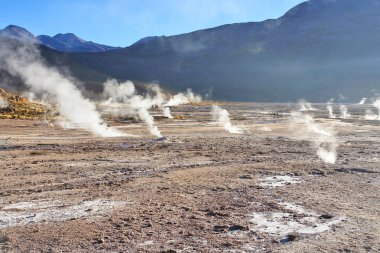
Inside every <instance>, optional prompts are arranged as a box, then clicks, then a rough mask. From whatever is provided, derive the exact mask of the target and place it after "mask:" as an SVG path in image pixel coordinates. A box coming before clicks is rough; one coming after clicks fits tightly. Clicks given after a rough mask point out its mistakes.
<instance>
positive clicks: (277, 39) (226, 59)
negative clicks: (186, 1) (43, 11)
mask: <svg viewBox="0 0 380 253" xmlns="http://www.w3.org/2000/svg"><path fill="white" fill-rule="evenodd" d="M379 42H380V0H310V1H306V2H304V3H301V4H299V5H297V6H296V7H294V8H293V9H291V10H289V11H288V12H287V13H286V14H285V15H284V16H282V17H280V18H278V19H272V20H266V21H263V22H249V23H238V24H229V25H223V26H220V27H216V28H211V29H205V30H200V31H195V32H191V33H187V34H181V35H176V36H168V37H166V36H160V37H148V38H145V39H142V40H140V41H138V42H136V43H135V44H133V45H131V46H130V47H127V48H123V49H118V50H112V51H106V52H100V53H91V54H89V53H75V54H68V56H67V57H68V59H70V61H73V62H77V63H78V64H81V65H83V66H86V67H88V68H90V69H93V70H96V71H98V72H100V73H104V74H106V75H109V76H114V77H116V78H120V79H134V80H142V81H147V82H149V81H157V82H159V83H161V84H162V85H164V86H166V87H170V88H172V89H181V90H183V89H185V88H186V87H191V88H193V89H194V90H196V91H198V92H199V91H203V90H209V89H211V90H213V97H214V98H216V99H224V100H234V101H262V102H266V101H268V102H287V101H296V100H298V99H300V98H305V99H308V100H311V101H315V102H318V101H320V102H325V101H327V100H328V99H330V98H331V97H334V96H335V97H337V96H338V95H339V94H342V95H344V96H345V97H347V99H348V100H350V101H356V100H358V99H359V100H360V98H361V97H363V96H370V95H371V94H373V93H374V91H377V92H380V71H379V67H378V66H380V47H379V46H378V45H379Z"/></svg>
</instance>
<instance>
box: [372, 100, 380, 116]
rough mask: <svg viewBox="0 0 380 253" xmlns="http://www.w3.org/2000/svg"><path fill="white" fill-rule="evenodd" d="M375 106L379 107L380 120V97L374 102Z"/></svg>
mask: <svg viewBox="0 0 380 253" xmlns="http://www.w3.org/2000/svg"><path fill="white" fill-rule="evenodd" d="M373 106H374V107H376V108H377V111H378V113H379V120H380V98H378V99H377V100H376V101H375V102H374V103H373Z"/></svg>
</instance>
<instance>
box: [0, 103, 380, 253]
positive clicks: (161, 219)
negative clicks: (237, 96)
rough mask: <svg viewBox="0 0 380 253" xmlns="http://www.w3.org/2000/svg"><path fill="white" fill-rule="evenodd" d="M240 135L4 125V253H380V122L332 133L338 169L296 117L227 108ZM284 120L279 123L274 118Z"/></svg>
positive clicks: (205, 113) (191, 128) (206, 128)
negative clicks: (103, 134)
mask: <svg viewBox="0 0 380 253" xmlns="http://www.w3.org/2000/svg"><path fill="white" fill-rule="evenodd" d="M221 106H222V107H224V108H227V109H229V111H230V112H231V115H232V118H233V123H234V124H235V123H236V124H238V125H244V128H245V129H246V133H245V134H241V135H239V134H237V135H234V134H229V133H227V132H224V130H223V129H222V128H221V127H220V126H218V125H217V124H215V123H214V122H211V121H210V117H209V110H210V108H209V107H207V106H198V107H195V106H182V107H179V108H176V110H175V111H174V113H173V114H174V115H181V116H183V118H184V119H182V120H173V119H172V120H171V119H163V120H160V121H158V126H159V128H160V130H161V131H162V133H163V135H164V136H165V137H166V138H167V139H164V140H155V139H154V137H151V136H149V134H148V132H147V130H146V127H145V126H144V124H143V123H135V122H120V121H119V122H109V123H110V124H111V125H112V126H115V127H118V128H119V129H120V130H123V131H127V132H128V133H132V134H135V135H138V136H136V137H124V138H120V137H119V138H98V137H94V136H92V135H91V134H90V133H88V132H86V131H82V130H74V129H69V130H65V129H62V128H60V127H59V126H52V125H49V124H46V123H43V122H39V121H25V120H7V119H4V120H0V159H1V162H0V189H1V191H0V252H379V251H380V239H379V238H380V237H379V234H380V216H379V214H380V190H379V188H380V174H379V173H380V155H379V154H380V135H379V129H380V128H379V127H380V124H379V121H366V120H364V119H362V118H361V117H360V114H363V113H364V108H361V107H359V106H353V107H352V108H350V107H349V110H350V111H351V113H352V117H350V118H349V119H346V120H341V119H327V118H326V112H325V109H324V105H320V106H318V105H317V106H316V107H317V109H319V110H317V111H313V112H310V113H311V114H313V115H314V116H315V118H316V120H317V122H319V123H322V124H333V125H334V126H335V128H336V131H337V138H338V140H339V144H340V145H339V147H338V159H337V163H336V164H333V165H330V164H325V163H323V161H322V160H321V159H319V158H318V156H317V155H316V150H315V148H314V147H313V145H311V144H310V140H307V139H300V138H299V136H298V135H297V130H294V129H291V128H289V121H288V113H289V112H290V110H292V109H294V108H292V106H291V105H264V104H260V105H259V104H224V105H221ZM273 112H276V113H279V114H278V115H277V114H275V115H273V114H272V113H273Z"/></svg>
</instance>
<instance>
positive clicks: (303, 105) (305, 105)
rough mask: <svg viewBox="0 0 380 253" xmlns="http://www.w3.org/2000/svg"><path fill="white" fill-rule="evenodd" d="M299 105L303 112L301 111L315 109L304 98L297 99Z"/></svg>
mask: <svg viewBox="0 0 380 253" xmlns="http://www.w3.org/2000/svg"><path fill="white" fill-rule="evenodd" d="M299 107H300V111H301V112H303V111H315V108H313V107H312V106H311V104H310V103H309V102H307V101H305V100H300V101H299Z"/></svg>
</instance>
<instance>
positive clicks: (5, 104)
mask: <svg viewBox="0 0 380 253" xmlns="http://www.w3.org/2000/svg"><path fill="white" fill-rule="evenodd" d="M7 105H8V103H7V101H5V100H4V99H3V98H2V97H0V108H2V107H6V106H7Z"/></svg>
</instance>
